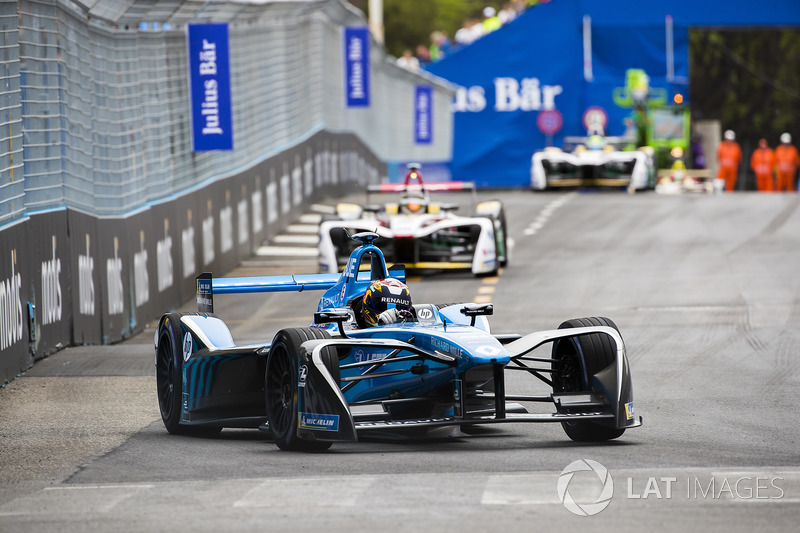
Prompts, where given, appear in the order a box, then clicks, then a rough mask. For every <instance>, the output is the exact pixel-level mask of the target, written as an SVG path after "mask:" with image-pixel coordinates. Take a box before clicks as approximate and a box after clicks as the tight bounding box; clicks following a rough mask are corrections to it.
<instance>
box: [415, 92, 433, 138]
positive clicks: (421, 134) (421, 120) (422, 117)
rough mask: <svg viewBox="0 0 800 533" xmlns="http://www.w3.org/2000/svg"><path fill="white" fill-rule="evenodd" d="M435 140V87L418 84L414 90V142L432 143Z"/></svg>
mask: <svg viewBox="0 0 800 533" xmlns="http://www.w3.org/2000/svg"><path fill="white" fill-rule="evenodd" d="M432 140H433V87H431V86H430V85H417V87H416V90H415V91H414V142H415V143H417V144H430V143H431V141H432Z"/></svg>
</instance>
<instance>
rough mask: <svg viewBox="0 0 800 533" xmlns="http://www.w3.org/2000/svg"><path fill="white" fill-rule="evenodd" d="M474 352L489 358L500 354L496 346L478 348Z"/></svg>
mask: <svg viewBox="0 0 800 533" xmlns="http://www.w3.org/2000/svg"><path fill="white" fill-rule="evenodd" d="M475 351H476V352H477V353H479V354H481V355H488V356H489V357H491V356H493V355H497V354H499V353H500V348H498V347H497V346H479V347H478V348H476V349H475Z"/></svg>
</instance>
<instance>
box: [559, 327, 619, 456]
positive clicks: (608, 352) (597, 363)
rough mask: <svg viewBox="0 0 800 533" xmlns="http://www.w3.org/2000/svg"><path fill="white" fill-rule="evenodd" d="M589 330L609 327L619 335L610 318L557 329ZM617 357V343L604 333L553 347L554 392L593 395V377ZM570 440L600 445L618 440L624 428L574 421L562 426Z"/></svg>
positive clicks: (567, 341)
mask: <svg viewBox="0 0 800 533" xmlns="http://www.w3.org/2000/svg"><path fill="white" fill-rule="evenodd" d="M587 326H609V327H612V328H614V329H616V330H617V331H619V328H617V325H616V324H614V322H613V321H612V320H611V319H610V318H605V317H590V318H573V319H572V320H567V321H565V322H563V323H562V324H561V325H560V326H558V329H564V328H580V327H587ZM615 357H616V348H615V345H614V342H613V341H612V340H611V339H610V338H609V337H608V335H604V334H602V333H593V334H591V335H582V336H580V337H576V338H571V339H561V340H558V341H556V342H554V343H553V359H555V360H557V361H558V362H557V363H553V392H555V393H558V392H584V391H590V390H591V386H590V384H589V380H590V379H591V376H593V375H594V374H596V373H597V372H599V371H601V370H603V369H604V368H606V367H608V366H609V365H611V364H613V363H614V361H615ZM561 426H562V427H563V428H564V432H565V433H566V434H567V436H568V437H569V438H570V439H572V440H574V441H577V442H597V441H607V440H611V439H616V438H617V437H619V436H621V435H622V434H623V433H624V432H625V428H616V427H613V426H608V425H604V424H602V423H598V422H593V421H591V420H575V421H569V422H562V423H561Z"/></svg>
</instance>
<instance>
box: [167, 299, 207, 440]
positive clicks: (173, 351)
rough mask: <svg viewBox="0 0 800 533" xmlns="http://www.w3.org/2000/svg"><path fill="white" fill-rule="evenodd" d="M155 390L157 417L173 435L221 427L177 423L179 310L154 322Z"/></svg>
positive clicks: (180, 382) (200, 433) (204, 432)
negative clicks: (155, 339)
mask: <svg viewBox="0 0 800 533" xmlns="http://www.w3.org/2000/svg"><path fill="white" fill-rule="evenodd" d="M156 391H157V395H158V407H159V410H160V411H161V420H162V421H163V422H164V427H165V428H167V431H169V432H170V433H172V434H173V435H194V436H211V435H214V434H216V433H219V432H220V431H221V430H222V427H221V426H218V425H202V426H200V425H198V426H189V425H183V424H181V423H180V419H181V399H182V397H183V351H182V350H181V314H180V313H170V314H168V315H164V316H163V317H162V318H161V321H160V322H159V325H158V345H157V347H156Z"/></svg>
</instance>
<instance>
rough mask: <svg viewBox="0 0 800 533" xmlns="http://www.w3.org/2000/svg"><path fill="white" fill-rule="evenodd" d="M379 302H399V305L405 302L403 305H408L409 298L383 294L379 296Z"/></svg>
mask: <svg viewBox="0 0 800 533" xmlns="http://www.w3.org/2000/svg"><path fill="white" fill-rule="evenodd" d="M381 302H384V303H387V304H401V305H403V304H405V305H408V304H409V303H410V300H409V299H408V298H393V297H391V296H383V297H382V298H381Z"/></svg>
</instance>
